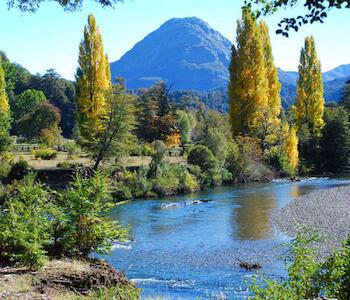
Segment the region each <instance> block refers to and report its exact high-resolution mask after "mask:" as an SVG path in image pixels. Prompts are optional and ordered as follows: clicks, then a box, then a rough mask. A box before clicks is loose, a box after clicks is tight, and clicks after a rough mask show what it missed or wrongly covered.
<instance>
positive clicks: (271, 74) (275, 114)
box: [259, 21, 282, 128]
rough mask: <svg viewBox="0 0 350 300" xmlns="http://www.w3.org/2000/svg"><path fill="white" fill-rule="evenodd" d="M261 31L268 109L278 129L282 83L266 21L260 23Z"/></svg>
mask: <svg viewBox="0 0 350 300" xmlns="http://www.w3.org/2000/svg"><path fill="white" fill-rule="evenodd" d="M259 30H260V34H261V39H262V43H263V47H264V62H265V70H266V78H267V82H268V92H267V93H268V109H269V113H270V117H271V120H272V123H273V124H274V126H275V127H276V128H277V127H279V125H280V122H281V120H280V114H281V110H282V104H281V95H280V91H281V83H280V82H279V79H278V72H277V68H276V66H275V65H274V59H273V54H272V47H271V41H270V36H269V29H268V27H267V25H266V23H265V22H264V21H260V23H259Z"/></svg>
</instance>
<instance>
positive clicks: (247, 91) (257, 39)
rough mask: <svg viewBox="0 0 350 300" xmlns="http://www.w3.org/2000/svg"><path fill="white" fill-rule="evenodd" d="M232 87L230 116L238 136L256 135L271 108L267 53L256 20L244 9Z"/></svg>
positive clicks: (231, 77) (234, 59) (236, 48)
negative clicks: (267, 110)
mask: <svg viewBox="0 0 350 300" xmlns="http://www.w3.org/2000/svg"><path fill="white" fill-rule="evenodd" d="M229 72H230V81H229V85H228V95H229V104H230V109H229V116H230V123H231V126H232V133H233V135H234V136H237V135H240V134H253V135H254V131H255V130H256V128H257V127H258V126H259V124H260V121H259V120H260V119H261V110H262V109H264V108H265V107H267V106H268V80H267V76H266V64H265V50H264V45H263V40H262V38H261V34H260V30H259V27H258V25H257V23H256V20H255V19H254V18H253V16H252V14H251V13H250V11H249V10H248V9H245V10H243V15H242V20H241V21H238V24H237V46H236V47H235V46H232V59H231V64H230V69H229Z"/></svg>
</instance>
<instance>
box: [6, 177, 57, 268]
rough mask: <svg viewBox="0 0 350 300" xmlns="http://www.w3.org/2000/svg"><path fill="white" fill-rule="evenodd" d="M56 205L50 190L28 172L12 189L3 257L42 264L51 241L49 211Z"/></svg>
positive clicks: (12, 260) (32, 263) (8, 204)
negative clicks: (53, 204)
mask: <svg viewBox="0 0 350 300" xmlns="http://www.w3.org/2000/svg"><path fill="white" fill-rule="evenodd" d="M51 205H52V202H51V197H50V191H49V190H48V189H46V188H45V187H44V186H43V185H42V184H40V183H36V182H35V176H34V175H33V174H31V175H28V176H26V177H25V178H24V179H23V181H22V182H20V183H19V184H18V185H17V186H16V187H15V188H14V190H13V191H12V193H10V194H9V195H8V196H7V198H6V200H5V203H4V205H3V210H2V212H1V219H0V253H1V258H2V261H7V262H20V263H21V264H23V265H26V266H29V267H31V268H36V267H40V266H42V265H43V262H44V259H45V247H46V246H47V244H48V243H49V240H50V235H49V229H50V222H51V219H50V218H48V212H49V211H50V207H51Z"/></svg>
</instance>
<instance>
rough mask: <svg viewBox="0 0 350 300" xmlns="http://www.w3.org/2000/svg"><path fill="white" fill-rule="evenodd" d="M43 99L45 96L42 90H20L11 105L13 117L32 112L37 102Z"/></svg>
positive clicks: (16, 118)
mask: <svg viewBox="0 0 350 300" xmlns="http://www.w3.org/2000/svg"><path fill="white" fill-rule="evenodd" d="M45 101H46V97H45V94H44V93H43V92H42V91H37V90H34V89H29V90H26V91H24V92H22V93H21V94H20V95H18V96H17V97H16V101H15V102H14V103H13V104H12V105H11V110H12V113H13V117H14V119H15V120H18V119H20V118H22V117H23V116H24V115H25V114H27V113H30V112H32V111H33V110H34V108H35V107H36V105H37V104H38V103H40V102H45Z"/></svg>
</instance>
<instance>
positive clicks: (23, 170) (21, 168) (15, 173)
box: [5, 159, 32, 183]
mask: <svg viewBox="0 0 350 300" xmlns="http://www.w3.org/2000/svg"><path fill="white" fill-rule="evenodd" d="M31 170H32V169H31V168H30V167H29V165H28V163H27V161H25V160H23V159H20V160H19V161H18V162H16V163H14V164H13V165H12V166H11V169H10V171H9V173H8V175H7V178H6V180H5V181H6V183H11V182H13V181H15V180H21V179H23V178H24V177H25V176H26V175H28V174H29V173H30V172H31Z"/></svg>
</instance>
